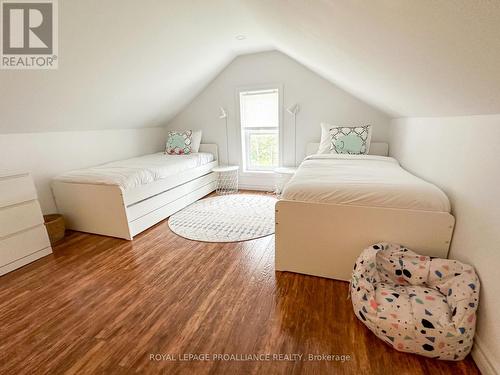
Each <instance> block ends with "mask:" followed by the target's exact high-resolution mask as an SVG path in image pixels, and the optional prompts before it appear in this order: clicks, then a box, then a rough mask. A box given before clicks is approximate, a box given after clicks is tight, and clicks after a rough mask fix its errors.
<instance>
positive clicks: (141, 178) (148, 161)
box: [55, 152, 214, 190]
mask: <svg viewBox="0 0 500 375" xmlns="http://www.w3.org/2000/svg"><path fill="white" fill-rule="evenodd" d="M213 160H214V156H213V155H212V154H210V153H204V152H199V153H193V154H189V155H167V154H164V153H163V152H159V153H156V154H151V155H144V156H139V157H136V158H132V159H126V160H120V161H115V162H111V163H107V164H102V165H99V166H97V167H92V168H85V169H78V170H75V171H71V172H67V173H64V174H62V175H59V176H57V177H56V178H55V180H57V181H63V182H73V183H82V184H99V185H117V186H120V187H121V188H122V189H124V190H127V189H131V188H134V187H137V186H139V185H143V184H148V183H151V182H153V181H156V180H160V179H163V178H168V177H169V176H173V175H175V174H177V173H180V172H184V171H186V170H188V169H191V168H197V167H200V166H202V165H205V164H208V163H210V162H211V161H213Z"/></svg>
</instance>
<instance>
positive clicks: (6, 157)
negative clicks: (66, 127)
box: [0, 128, 165, 213]
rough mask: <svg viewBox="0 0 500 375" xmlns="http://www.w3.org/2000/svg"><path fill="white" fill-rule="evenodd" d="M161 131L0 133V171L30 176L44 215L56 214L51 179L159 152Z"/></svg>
mask: <svg viewBox="0 0 500 375" xmlns="http://www.w3.org/2000/svg"><path fill="white" fill-rule="evenodd" d="M164 133H165V130H164V129H163V128H144V129H124V130H95V131H94V130H92V131H74V132H73V131H72V132H50V133H25V134H0V169H7V170H27V171H30V172H31V173H32V174H33V177H34V179H35V185H36V188H37V191H38V197H39V199H40V204H41V206H42V211H43V212H44V213H52V212H55V211H56V207H55V203H54V200H53V198H52V193H51V190H50V180H51V178H52V177H53V176H55V175H57V174H59V173H62V172H65V171H68V170H71V169H77V168H83V167H89V166H94V165H97V164H102V163H105V162H108V161H113V160H119V159H123V158H128V157H133V156H137V155H142V154H148V153H152V152H157V151H160V150H162V148H163V144H164Z"/></svg>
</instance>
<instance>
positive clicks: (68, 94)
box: [0, 0, 500, 133]
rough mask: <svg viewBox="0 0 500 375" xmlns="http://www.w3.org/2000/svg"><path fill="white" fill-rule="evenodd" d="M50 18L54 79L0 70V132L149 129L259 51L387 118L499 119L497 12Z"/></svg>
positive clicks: (340, 6) (101, 9)
mask: <svg viewBox="0 0 500 375" xmlns="http://www.w3.org/2000/svg"><path fill="white" fill-rule="evenodd" d="M59 8H60V9H59V19H60V21H59V22H60V32H59V45H60V48H59V54H60V60H59V69H58V70H56V71H0V88H1V91H0V133H13V132H32V131H50V130H82V129H109V128H132V127H147V126H158V125H162V124H164V123H166V122H167V121H168V120H169V119H171V118H172V117H173V116H175V114H177V113H178V112H179V111H180V110H181V109H182V108H183V107H184V106H185V105H186V104H187V103H189V102H190V101H191V100H192V99H193V98H194V97H195V96H196V95H197V94H198V93H199V92H200V91H201V90H202V89H203V88H204V87H205V86H206V85H207V83H208V82H210V81H211V80H212V79H213V78H214V77H215V76H216V75H217V74H218V73H219V72H220V71H221V70H222V69H223V68H224V67H225V66H227V64H228V63H229V62H230V61H231V60H232V59H233V58H234V57H235V56H237V55H239V54H243V53H250V52H256V51H262V50H270V49H278V50H280V51H282V52H284V53H286V54H288V55H289V56H291V57H293V58H294V59H296V60H297V61H299V62H301V63H302V64H304V65H305V66H307V67H309V68H310V69H312V70H313V71H315V72H317V73H319V74H320V75H322V76H323V77H325V78H327V79H329V80H330V81H332V82H333V83H335V84H337V85H338V86H340V87H342V88H343V89H345V90H346V91H348V92H350V93H352V94H354V95H356V96H358V97H360V98H361V99H363V100H365V101H367V102H369V103H370V104H373V105H375V106H377V107H379V108H381V109H382V110H384V111H386V112H387V113H389V114H390V115H392V116H394V117H398V116H450V115H469V114H489V113H500V1H486V0H484V1H482V0H481V1H474V0H440V1H435V0H419V1H401V0H372V1H362V0H330V1H328V0H309V1H308V0H211V1H204V0H182V1H180V0H176V1H174V0H171V1H155V0H142V1H136V0H127V1H124V0H107V1H102V0H86V1H79V0H65V1H59ZM239 34H244V35H246V36H247V39H246V40H243V41H238V40H236V38H235V36H236V35H239Z"/></svg>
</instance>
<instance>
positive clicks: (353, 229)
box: [276, 143, 454, 280]
mask: <svg viewBox="0 0 500 375" xmlns="http://www.w3.org/2000/svg"><path fill="white" fill-rule="evenodd" d="M384 145H385V146H384ZM317 146H318V145H317V144H311V145H310V146H309V149H311V150H312V149H316V150H317ZM371 149H373V150H374V153H378V155H337V154H335V155H333V154H319V155H310V156H308V157H307V158H306V160H305V161H304V162H303V163H302V164H301V165H300V167H299V169H298V170H297V172H296V173H295V175H294V176H293V177H292V179H291V180H290V181H289V182H288V184H287V185H286V186H285V188H284V190H283V193H282V199H281V200H280V201H279V202H278V203H277V204H276V270H278V271H293V272H299V273H305V274H310V275H316V276H324V277H329V278H334V279H340V280H349V279H350V276H351V271H352V265H353V264H354V263H355V260H356V258H357V256H358V255H359V254H360V252H361V250H362V249H364V248H366V247H367V246H369V245H371V244H373V243H376V242H381V241H387V242H395V243H400V244H404V245H405V246H407V247H409V248H412V249H414V250H416V251H418V252H420V253H422V254H425V255H431V256H439V257H442V258H446V257H447V254H448V249H449V245H450V241H451V236H452V233H453V227H454V218H453V216H452V215H451V214H450V203H449V200H448V198H447V197H446V195H445V194H444V193H443V192H442V191H441V190H440V189H439V188H438V187H436V186H435V185H433V184H430V183H428V182H426V181H424V180H422V179H420V178H418V177H416V176H414V175H412V174H411V173H409V172H407V171H405V170H404V169H403V168H401V166H400V165H399V163H398V162H397V161H396V160H395V159H393V158H390V157H387V156H386V155H387V145H386V144H377V143H374V144H373V146H372V148H371ZM309 153H310V152H309Z"/></svg>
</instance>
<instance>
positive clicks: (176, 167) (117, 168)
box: [52, 144, 218, 240]
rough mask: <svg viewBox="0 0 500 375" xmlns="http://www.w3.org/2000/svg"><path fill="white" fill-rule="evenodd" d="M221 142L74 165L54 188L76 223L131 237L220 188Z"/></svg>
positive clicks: (73, 226)
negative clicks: (183, 150) (217, 174)
mask: <svg viewBox="0 0 500 375" xmlns="http://www.w3.org/2000/svg"><path fill="white" fill-rule="evenodd" d="M217 164H218V162H217V146H216V145H215V144H201V145H200V149H199V152H197V153H192V154H189V155H166V154H164V153H163V152H161V153H156V154H151V155H144V156H140V157H137V158H132V159H127V160H121V161H117V162H112V163H107V164H103V165H100V166H97V167H92V168H87V169H80V170H76V171H71V172H68V173H65V174H62V175H60V176H58V177H56V178H55V179H54V181H53V183H52V190H53V193H54V197H55V200H56V204H57V207H58V209H59V212H60V213H61V214H63V215H64V217H65V221H66V225H67V227H68V228H70V229H74V230H79V231H82V232H89V233H96V234H102V235H107V236H113V237H119V238H124V239H127V240H131V239H132V238H133V237H134V236H135V235H137V234H138V233H140V232H142V231H144V230H145V229H147V228H149V227H151V226H152V225H154V224H156V223H158V222H159V221H161V220H163V219H165V218H167V217H168V216H170V215H172V214H173V213H175V212H177V211H179V210H180V209H182V208H184V207H185V206H187V205H189V204H191V203H193V202H194V201H196V200H198V199H200V198H202V197H204V196H205V195H207V194H209V193H211V192H212V191H214V190H215V175H214V173H213V172H212V169H213V168H214V167H215V166H217Z"/></svg>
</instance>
